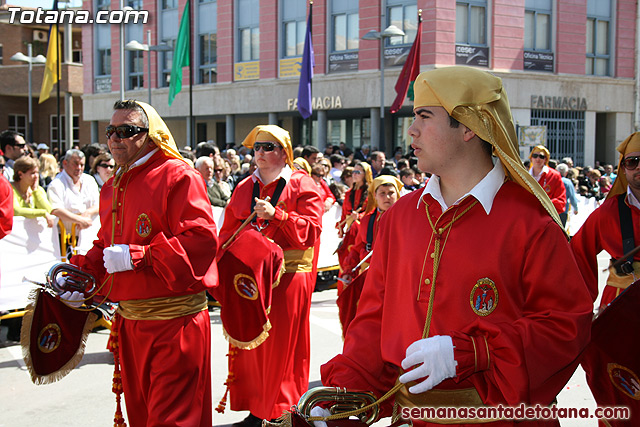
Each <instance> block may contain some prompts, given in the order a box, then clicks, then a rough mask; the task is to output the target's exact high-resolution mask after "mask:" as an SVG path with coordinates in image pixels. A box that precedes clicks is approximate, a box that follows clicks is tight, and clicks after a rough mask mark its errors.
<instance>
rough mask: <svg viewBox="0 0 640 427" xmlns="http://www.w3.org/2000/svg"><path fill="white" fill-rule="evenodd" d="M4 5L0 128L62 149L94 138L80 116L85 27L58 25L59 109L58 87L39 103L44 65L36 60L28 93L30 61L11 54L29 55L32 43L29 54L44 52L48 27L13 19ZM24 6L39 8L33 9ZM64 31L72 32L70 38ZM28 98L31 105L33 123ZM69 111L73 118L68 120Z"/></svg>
mask: <svg viewBox="0 0 640 427" xmlns="http://www.w3.org/2000/svg"><path fill="white" fill-rule="evenodd" d="M0 3H1V4H0V131H2V130H5V129H10V130H14V131H17V132H20V133H22V134H23V135H25V137H26V138H27V140H28V141H29V142H35V143H45V144H47V145H49V146H50V147H51V148H52V149H55V148H57V147H58V143H60V146H61V148H62V151H63V152H64V151H65V149H66V148H69V147H71V146H72V145H75V144H77V145H84V144H88V143H90V142H92V141H91V139H90V137H91V126H90V123H88V122H86V121H85V120H84V119H83V117H82V98H81V97H82V93H83V90H84V87H83V82H82V80H83V76H84V74H83V71H82V30H81V29H80V27H79V26H73V27H72V26H70V25H68V26H63V25H61V26H60V40H61V43H60V49H61V50H60V58H61V62H62V66H61V82H60V104H59V107H58V97H57V88H56V85H54V89H53V91H52V92H51V94H50V97H49V99H47V100H46V101H44V102H43V103H42V104H40V103H38V100H39V96H40V88H41V87H42V78H43V76H44V64H42V63H32V69H31V94H29V83H28V82H29V65H28V63H26V62H20V61H15V60H12V59H11V58H12V57H13V56H14V55H15V54H16V53H19V52H20V53H22V54H24V55H25V57H28V56H29V55H28V46H29V45H31V49H32V53H31V58H35V57H36V56H38V55H42V56H46V54H47V46H48V41H49V25H43V24H37V23H32V24H28V23H26V24H18V23H17V22H14V23H13V24H12V23H9V18H10V16H11V14H10V11H9V8H13V7H14V6H11V5H10V4H9V5H7V4H6V3H4V1H3V0H0ZM21 9H22V10H26V11H28V12H34V11H35V9H32V8H21ZM16 21H17V19H16ZM66 34H70V35H71V37H70V40H68V41H67V39H66ZM67 51H68V53H67ZM29 96H31V105H32V116H31V123H32V125H31V126H29ZM71 112H72V113H71ZM69 113H71V114H69ZM67 115H72V116H73V119H72V120H71V121H70V122H68V123H67V119H66V118H67ZM58 117H60V126H58ZM58 140H60V141H58Z"/></svg>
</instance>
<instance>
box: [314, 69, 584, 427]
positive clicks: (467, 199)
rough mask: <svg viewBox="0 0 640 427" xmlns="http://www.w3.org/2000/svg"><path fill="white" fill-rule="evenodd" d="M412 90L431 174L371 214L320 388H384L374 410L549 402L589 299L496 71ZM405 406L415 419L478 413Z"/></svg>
mask: <svg viewBox="0 0 640 427" xmlns="http://www.w3.org/2000/svg"><path fill="white" fill-rule="evenodd" d="M414 94H415V97H414V109H413V114H414V121H413V123H412V125H411V126H410V127H409V129H408V134H409V136H410V137H411V139H412V143H411V147H412V148H413V149H414V153H415V156H416V157H417V158H418V167H419V168H420V170H422V171H425V172H429V173H431V174H432V175H431V178H430V179H429V181H428V182H427V185H426V186H425V188H424V189H423V190H416V191H413V192H411V193H409V194H407V195H405V196H402V197H401V198H400V199H399V200H398V201H397V202H396V203H395V204H394V205H393V206H392V207H391V208H389V210H387V212H386V213H385V214H384V216H383V217H382V219H381V220H380V224H379V231H378V234H377V235H376V241H375V244H374V245H373V255H372V257H371V259H370V261H369V262H370V267H369V270H368V273H367V274H368V275H367V279H366V282H365V285H364V288H363V290H362V295H361V297H360V301H359V303H358V310H357V314H356V316H355V318H354V319H353V321H352V322H351V323H350V324H349V328H348V330H347V334H346V336H345V340H344V348H343V351H342V354H339V355H338V356H336V357H334V358H333V359H332V360H330V361H329V362H328V363H326V364H325V365H323V366H322V368H321V371H322V384H323V385H325V386H329V387H346V388H348V389H351V390H369V391H373V392H374V393H375V394H376V395H377V396H383V395H385V394H387V392H389V391H392V392H395V395H393V397H392V398H391V399H389V400H387V401H385V403H384V404H383V405H382V409H383V414H384V415H385V416H386V415H390V414H391V409H392V407H393V402H394V400H395V403H397V404H398V407H399V408H418V407H420V408H434V409H435V408H437V407H439V406H442V407H465V408H469V407H474V408H478V409H481V408H483V407H484V410H486V409H487V408H486V407H487V406H493V407H495V406H498V405H499V404H502V405H505V406H511V407H514V406H518V405H520V404H521V403H524V404H525V405H535V404H538V403H539V404H540V405H543V406H547V405H550V404H551V403H552V402H553V401H554V399H555V396H556V394H557V393H558V392H560V390H562V388H563V387H564V385H565V384H566V382H567V380H569V378H570V377H571V375H572V373H573V371H574V370H575V368H576V366H577V360H576V359H577V357H578V355H579V354H580V352H581V351H582V349H583V348H584V347H585V346H586V344H587V341H588V338H589V326H590V322H591V310H592V302H591V299H590V297H589V293H588V290H587V288H586V285H585V283H584V281H583V279H582V276H581V274H580V271H579V270H578V266H577V265H576V262H575V260H574V258H573V255H572V253H571V248H570V247H569V242H568V241H567V240H568V239H567V236H566V234H565V233H564V231H563V229H562V227H561V225H560V218H559V217H558V214H557V212H556V210H555V208H554V206H553V205H552V204H551V202H550V201H549V199H548V198H547V197H546V196H545V194H544V192H543V190H542V189H541V188H540V186H539V185H538V184H537V183H536V182H535V180H534V179H533V177H531V175H529V174H528V173H527V171H526V169H525V168H524V166H523V164H522V162H521V160H520V156H519V153H518V142H517V139H516V132H515V126H514V125H513V119H512V116H511V111H510V108H509V101H508V99H507V94H506V92H505V90H504V87H503V84H502V80H501V79H500V78H498V77H496V76H493V75H492V74H490V73H488V72H486V71H482V70H479V69H476V68H472V67H460V66H457V67H445V68H437V69H435V70H431V71H426V72H423V73H421V74H420V75H419V76H418V77H417V78H416V80H415V85H414ZM316 411H317V412H324V410H321V408H316ZM316 411H312V414H313V413H314V412H316ZM402 412H404V411H402ZM417 412H418V414H421V415H422V418H420V424H419V425H424V424H423V422H426V423H429V424H428V425H432V424H431V423H432V422H433V423H441V424H464V425H467V423H469V422H471V423H474V422H483V420H470V421H467V420H464V419H456V418H453V419H451V418H448V419H447V418H439V419H436V420H431V419H427V417H428V415H426V414H425V413H424V412H421V411H417ZM405 413H406V412H405ZM411 413H414V411H411ZM478 413H479V412H478ZM325 414H326V412H325ZM438 415H440V411H438ZM419 416H420V415H419ZM484 421H488V420H484ZM505 421H506V420H505ZM508 423H509V421H506V422H504V423H501V422H500V421H499V422H498V423H497V424H499V425H511V424H510V423H509V424H508ZM492 425H494V424H492ZM551 425H554V424H551ZM555 425H559V423H557V420H556V423H555Z"/></svg>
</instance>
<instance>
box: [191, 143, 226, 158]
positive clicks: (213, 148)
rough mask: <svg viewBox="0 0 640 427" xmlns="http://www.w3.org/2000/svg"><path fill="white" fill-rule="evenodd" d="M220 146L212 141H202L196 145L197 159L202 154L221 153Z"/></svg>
mask: <svg viewBox="0 0 640 427" xmlns="http://www.w3.org/2000/svg"><path fill="white" fill-rule="evenodd" d="M219 153H220V150H219V149H218V146H217V145H215V144H213V143H211V142H201V143H199V144H198V145H196V159H197V158H199V157H202V156H210V155H212V154H213V155H216V154H219Z"/></svg>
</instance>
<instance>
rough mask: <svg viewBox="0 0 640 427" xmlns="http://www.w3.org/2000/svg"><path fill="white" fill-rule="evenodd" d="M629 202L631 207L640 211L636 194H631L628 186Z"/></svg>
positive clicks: (639, 203)
mask: <svg viewBox="0 0 640 427" xmlns="http://www.w3.org/2000/svg"><path fill="white" fill-rule="evenodd" d="M627 201H628V202H629V204H630V205H631V206H635V207H636V208H638V209H640V202H639V201H638V199H637V198H636V196H635V194H633V192H631V189H630V188H629V186H627Z"/></svg>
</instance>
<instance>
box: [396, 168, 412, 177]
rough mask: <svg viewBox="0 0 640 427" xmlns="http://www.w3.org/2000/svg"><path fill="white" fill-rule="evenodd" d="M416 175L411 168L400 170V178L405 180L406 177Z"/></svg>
mask: <svg viewBox="0 0 640 427" xmlns="http://www.w3.org/2000/svg"><path fill="white" fill-rule="evenodd" d="M415 174H416V173H415V172H414V171H413V169H411V168H408V167H407V168H404V169H400V174H399V175H400V178H405V177H407V176H411V175H415Z"/></svg>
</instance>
